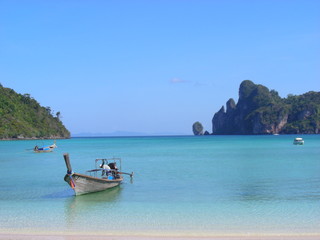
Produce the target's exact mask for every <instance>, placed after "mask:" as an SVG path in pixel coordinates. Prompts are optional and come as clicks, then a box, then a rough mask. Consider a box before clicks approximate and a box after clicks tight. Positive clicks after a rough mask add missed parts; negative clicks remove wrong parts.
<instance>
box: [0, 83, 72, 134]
mask: <svg viewBox="0 0 320 240" xmlns="http://www.w3.org/2000/svg"><path fill="white" fill-rule="evenodd" d="M69 137H70V132H69V131H68V130H67V129H66V128H65V126H64V125H63V123H62V122H61V120H60V112H57V113H56V115H55V116H53V115H52V112H51V109H50V107H42V106H40V104H39V103H38V102H37V101H36V100H35V99H33V98H32V97H30V94H24V95H22V94H18V93H16V92H15V91H14V90H13V89H10V88H4V87H3V86H2V85H1V84H0V139H26V138H69Z"/></svg>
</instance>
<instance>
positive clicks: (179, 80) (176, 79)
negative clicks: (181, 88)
mask: <svg viewBox="0 0 320 240" xmlns="http://www.w3.org/2000/svg"><path fill="white" fill-rule="evenodd" d="M170 82H171V83H186V82H188V81H186V80H183V79H181V78H172V79H171V80H170Z"/></svg>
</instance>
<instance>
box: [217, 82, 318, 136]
mask: <svg viewBox="0 0 320 240" xmlns="http://www.w3.org/2000/svg"><path fill="white" fill-rule="evenodd" d="M226 106H227V110H226V111H225V108H224V106H222V107H221V109H220V110H219V111H218V112H216V113H215V114H214V116H213V119H212V133H213V134H240V135H241V134H319V133H320V130H319V129H320V92H315V91H310V92H307V93H304V94H302V95H292V94H290V95H289V96H288V97H287V98H281V97H280V96H279V95H278V93H277V91H275V90H269V89H268V88H267V87H265V86H263V85H260V84H255V83H253V82H252V81H250V80H245V81H243V82H242V83H241V84H240V88H239V100H238V102H237V104H236V103H235V101H234V100H233V99H232V98H231V99H229V100H228V102H227V104H226Z"/></svg>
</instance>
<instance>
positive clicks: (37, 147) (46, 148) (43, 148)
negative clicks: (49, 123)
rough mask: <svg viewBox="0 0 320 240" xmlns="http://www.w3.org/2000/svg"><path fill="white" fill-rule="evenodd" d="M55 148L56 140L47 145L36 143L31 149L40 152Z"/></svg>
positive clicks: (50, 150)
mask: <svg viewBox="0 0 320 240" xmlns="http://www.w3.org/2000/svg"><path fill="white" fill-rule="evenodd" d="M55 148H57V145H56V141H54V143H53V144H51V145H47V146H41V147H39V146H38V145H36V146H35V147H34V149H33V151H34V152H36V153H42V152H52V151H53V149H55Z"/></svg>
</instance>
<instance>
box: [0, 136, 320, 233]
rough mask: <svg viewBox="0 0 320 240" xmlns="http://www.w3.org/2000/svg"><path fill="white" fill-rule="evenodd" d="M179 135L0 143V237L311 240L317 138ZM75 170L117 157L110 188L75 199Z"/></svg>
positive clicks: (319, 223)
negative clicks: (303, 238) (301, 237)
mask: <svg viewBox="0 0 320 240" xmlns="http://www.w3.org/2000/svg"><path fill="white" fill-rule="evenodd" d="M294 137H296V136H292V135H291V136H289V135H283V136H282V135H280V136H202V137H195V136H181V137H127V138H126V137H121V138H73V139H68V140H57V145H58V148H57V149H55V151H54V152H52V153H33V152H32V151H31V150H28V149H32V148H33V147H34V146H35V145H42V144H51V143H52V141H39V140H29V141H0V232H12V231H22V232H26V231H33V232H34V231H40V232H41V231H42V232H43V231H49V232H66V233H68V232H70V233H74V232H77V233H82V232H86V233H93V232H94V233H103V234H120V233H121V234H131V235H132V234H141V233H145V234H157V233H160V232H162V234H163V233H170V234H176V235H195V236H210V235H215V234H224V233H228V234H233V233H235V234H256V233H263V234H268V233H272V234H283V233H294V234H295V233H296V234H301V233H304V234H305V233H307V234H313V233H320V230H319V229H320V217H319V216H320V136H319V135H304V136H302V137H303V138H304V139H305V145H303V146H295V145H293V144H292V142H293V139H294ZM65 152H68V153H69V154H70V159H71V164H72V167H73V170H74V171H75V172H80V173H84V172H85V171H86V170H89V169H91V168H93V167H94V159H95V158H103V157H121V158H122V170H123V171H126V172H131V171H134V173H135V176H134V179H133V182H131V181H130V178H129V177H127V178H125V181H124V182H123V184H122V185H121V186H120V187H116V188H114V189H110V190H106V191H103V192H99V193H93V194H87V195H82V196H77V197H75V196H74V195H73V191H72V189H71V188H70V187H69V186H68V185H67V184H66V183H65V182H64V181H63V177H64V175H65V173H66V167H65V163H64V160H63V153H65Z"/></svg>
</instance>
